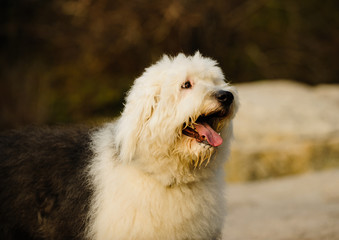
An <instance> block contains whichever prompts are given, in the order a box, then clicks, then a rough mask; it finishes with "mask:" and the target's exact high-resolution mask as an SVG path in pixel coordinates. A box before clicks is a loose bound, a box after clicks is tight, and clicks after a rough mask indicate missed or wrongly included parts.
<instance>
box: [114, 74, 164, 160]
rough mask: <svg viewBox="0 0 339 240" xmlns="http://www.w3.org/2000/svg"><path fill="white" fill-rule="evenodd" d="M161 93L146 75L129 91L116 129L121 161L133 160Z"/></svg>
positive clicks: (158, 87) (136, 81) (116, 140)
mask: <svg viewBox="0 0 339 240" xmlns="http://www.w3.org/2000/svg"><path fill="white" fill-rule="evenodd" d="M134 89H143V91H137V90H134ZM159 91H160V86H155V85H154V84H153V85H152V84H148V82H147V77H145V76H144V75H143V76H141V77H140V78H138V79H136V80H135V83H134V85H133V87H132V88H131V90H130V91H129V93H128V95H127V97H126V104H125V108H124V110H123V112H122V114H121V117H120V118H119V120H118V122H117V125H116V128H115V132H116V139H115V143H116V146H118V151H119V157H120V160H121V161H123V162H129V161H131V160H132V159H133V156H134V154H135V151H136V148H137V144H138V140H139V139H140V135H141V134H142V132H143V131H144V130H145V126H146V124H148V120H149V119H150V118H151V116H152V114H153V112H154V109H155V108H156V105H157V102H158V93H159Z"/></svg>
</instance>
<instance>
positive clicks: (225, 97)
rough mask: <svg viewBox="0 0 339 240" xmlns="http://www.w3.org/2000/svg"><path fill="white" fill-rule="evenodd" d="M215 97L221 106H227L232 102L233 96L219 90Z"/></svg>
mask: <svg viewBox="0 0 339 240" xmlns="http://www.w3.org/2000/svg"><path fill="white" fill-rule="evenodd" d="M215 97H216V98H217V99H218V101H219V102H220V103H222V104H223V105H226V106H229V105H231V103H232V102H233V100H234V96H233V94H232V93H231V92H228V91H224V90H220V91H218V92H216V93H215Z"/></svg>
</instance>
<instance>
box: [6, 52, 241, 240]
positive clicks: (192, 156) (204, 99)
mask: <svg viewBox="0 0 339 240" xmlns="http://www.w3.org/2000/svg"><path fill="white" fill-rule="evenodd" d="M187 82H189V84H188V85H187V86H189V87H187V88H184V87H182V86H184V84H185V83H187ZM218 91H227V92H230V93H232V95H233V96H234V100H233V102H232V103H230V105H229V106H226V105H225V104H224V103H221V100H220V99H217V98H216V96H215V93H216V92H218ZM238 104H239V103H238V97H237V93H236V90H235V89H234V88H233V87H232V86H230V85H229V84H228V83H227V82H225V80H224V76H223V74H222V72H221V69H220V68H219V67H218V66H217V63H216V62H215V61H213V60H211V59H209V58H204V57H202V56H201V54H200V53H196V54H195V55H194V56H185V55H183V54H179V55H178V56H176V57H174V58H171V57H168V56H164V57H163V58H162V59H161V60H160V61H159V62H157V63H156V64H154V65H153V66H151V67H149V68H147V69H146V70H145V72H144V73H143V74H142V75H141V76H140V77H139V78H138V79H136V80H135V82H134V84H133V86H132V88H131V90H130V91H129V92H128V94H127V97H126V104H125V108H124V110H123V112H122V114H121V116H120V117H119V118H118V119H117V120H116V121H114V122H110V123H107V124H105V125H103V126H101V127H99V128H97V129H88V128H85V127H78V128H61V127H57V128H28V129H23V130H17V131H8V132H4V133H1V134H0V239H6V240H7V239H8V240H42V239H46V240H64V239H67V240H68V239H74V240H80V239H86V240H115V239H117V240H129V239H131V240H155V239H161V240H180V239H218V238H219V237H220V236H221V230H222V226H223V222H224V217H225V209H224V194H223V189H224V184H225V183H224V175H223V164H224V162H225V160H226V158H227V156H228V154H229V145H230V141H231V138H232V119H233V118H234V116H235V113H236V111H237V108H238ZM215 112H224V113H225V112H227V113H228V114H227V115H225V116H223V117H222V119H219V120H218V122H215V124H214V121H217V120H213V123H210V124H212V125H215V126H214V128H215V131H217V132H219V131H221V129H222V128H223V131H221V136H222V138H223V144H222V145H221V146H218V147H212V146H211V145H210V144H208V143H207V142H202V141H200V140H199V141H198V140H197V139H195V138H193V137H189V136H186V135H184V134H183V128H185V127H191V128H192V129H193V128H194V126H195V124H196V122H197V121H199V116H207V115H208V114H209V113H215ZM220 118H221V117H220ZM215 134H216V133H215ZM220 148H222V153H223V154H222V155H221V154H218V149H220Z"/></svg>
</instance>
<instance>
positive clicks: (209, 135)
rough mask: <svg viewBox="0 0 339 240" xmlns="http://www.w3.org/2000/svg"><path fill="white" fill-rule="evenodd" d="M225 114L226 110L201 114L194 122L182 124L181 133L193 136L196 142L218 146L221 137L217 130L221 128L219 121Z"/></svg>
mask: <svg viewBox="0 0 339 240" xmlns="http://www.w3.org/2000/svg"><path fill="white" fill-rule="evenodd" d="M227 114H228V110H221V111H217V112H212V113H210V114H202V115H200V116H199V117H198V119H197V120H196V121H195V122H190V123H189V124H184V127H183V130H182V133H183V134H184V135H186V136H188V137H191V138H195V139H196V140H197V141H198V142H201V143H205V144H208V145H211V146H213V147H217V146H220V145H221V144H222V142H223V139H222V137H221V136H220V133H218V131H220V128H221V126H220V125H221V124H220V123H221V122H222V120H223V119H225V117H227Z"/></svg>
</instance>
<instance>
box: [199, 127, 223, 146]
mask: <svg viewBox="0 0 339 240" xmlns="http://www.w3.org/2000/svg"><path fill="white" fill-rule="evenodd" d="M195 130H196V131H197V132H198V133H199V135H200V136H204V137H205V139H206V140H207V142H208V143H209V144H211V145H212V146H213V147H217V146H219V145H220V144H222V138H221V137H220V135H219V134H218V133H217V132H216V131H214V130H213V129H212V128H211V126H210V125H208V124H207V123H197V124H196V125H195Z"/></svg>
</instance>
